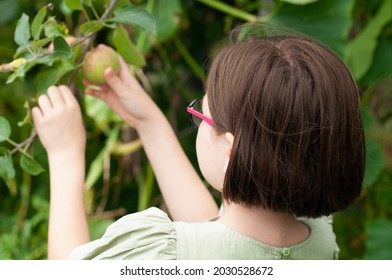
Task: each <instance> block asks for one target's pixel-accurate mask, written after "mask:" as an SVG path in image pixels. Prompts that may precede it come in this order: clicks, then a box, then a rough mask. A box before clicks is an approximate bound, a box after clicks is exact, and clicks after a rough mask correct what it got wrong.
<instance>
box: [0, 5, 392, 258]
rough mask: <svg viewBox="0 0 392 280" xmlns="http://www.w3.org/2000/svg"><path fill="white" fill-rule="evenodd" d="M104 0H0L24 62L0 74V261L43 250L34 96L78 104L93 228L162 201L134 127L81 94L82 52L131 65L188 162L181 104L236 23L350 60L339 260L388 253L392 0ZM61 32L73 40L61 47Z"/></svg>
mask: <svg viewBox="0 0 392 280" xmlns="http://www.w3.org/2000/svg"><path fill="white" fill-rule="evenodd" d="M111 2H113V1H109V0H81V1H77V0H56V1H51V2H49V1H43V0H37V1H27V0H18V1H15V0H0V10H1V11H2V15H1V17H0V36H1V38H2V43H1V44H0V64H3V65H9V64H8V63H10V62H11V61H13V60H14V59H17V58H25V59H27V61H28V62H27V63H26V64H23V65H22V66H21V67H19V68H17V69H13V70H14V71H11V72H9V73H0V83H1V85H2V86H1V87H0V177H1V179H0V259H45V258H46V257H47V255H46V250H47V248H46V239H47V225H48V210H49V188H48V172H47V170H48V166H47V160H46V154H45V152H44V150H43V148H42V146H41V144H40V143H39V141H37V139H36V137H35V134H34V131H33V128H32V125H31V121H30V118H29V114H28V112H29V108H31V107H32V106H33V105H34V104H35V102H36V98H37V96H38V95H39V94H42V93H44V92H45V90H46V89H47V87H48V86H50V85H52V84H56V83H67V84H69V85H70V86H72V87H73V88H74V90H75V93H76V95H77V97H78V98H79V101H80V103H81V105H82V110H83V114H84V120H85V126H86V129H87V132H88V147H87V153H86V155H87V174H86V189H87V190H86V198H85V199H86V202H87V206H88V215H89V223H90V228H91V232H92V238H93V239H95V238H98V237H99V236H100V235H101V234H102V233H103V231H104V230H105V228H106V226H107V225H108V224H110V223H111V222H112V221H113V220H115V219H117V218H118V217H119V216H121V215H123V214H125V213H131V212H134V211H138V210H142V209H145V208H147V207H149V206H152V205H154V206H159V207H162V208H164V207H165V205H164V201H163V200H162V198H161V196H160V193H159V190H158V187H157V185H156V182H155V179H154V175H153V173H152V170H151V167H150V166H149V164H148V161H147V160H146V157H145V155H144V153H143V150H142V149H141V145H140V141H139V140H138V136H137V135H136V134H135V131H133V130H132V129H129V128H127V127H126V126H125V125H124V124H123V123H122V122H121V121H120V120H119V119H118V118H117V117H116V116H115V115H114V114H113V113H112V112H111V111H109V110H108V109H107V108H106V107H105V106H103V104H102V103H100V102H99V101H97V100H94V99H91V98H88V97H86V96H84V94H83V85H82V84H81V78H82V77H81V75H80V71H78V70H79V68H80V62H81V60H82V58H83V56H84V54H85V50H87V49H88V48H90V47H91V46H94V45H97V44H99V43H105V44H108V45H110V46H112V47H114V48H116V50H117V51H118V52H119V53H120V54H121V55H122V56H123V57H124V58H125V59H126V60H127V62H128V63H130V64H132V65H133V71H134V72H135V75H137V76H138V78H139V79H140V80H141V82H142V83H143V85H144V87H145V88H146V89H147V90H148V92H149V93H150V94H151V95H152V97H153V99H154V100H155V101H156V102H157V103H158V104H159V106H160V107H161V108H162V110H163V111H164V112H165V114H166V116H167V117H168V119H169V120H170V122H171V124H172V125H173V128H174V129H175V131H176V133H177V135H178V137H179V139H180V141H181V143H182V145H183V147H184V149H185V151H186V153H187V154H188V155H189V157H190V159H191V160H192V162H194V163H195V166H196V157H195V151H194V139H195V130H194V129H193V128H192V127H191V125H190V123H189V121H188V116H187V114H186V112H185V110H184V108H185V107H186V105H187V104H188V103H189V102H190V101H191V100H192V99H194V98H195V97H199V96H201V95H202V94H203V78H204V72H205V71H204V70H205V65H206V62H207V61H208V57H209V55H210V54H211V52H212V50H213V49H214V47H215V46H216V44H217V43H219V41H220V40H222V39H223V38H224V35H225V33H226V32H227V31H229V30H230V29H231V28H232V27H233V26H236V25H238V24H241V23H244V22H267V23H273V24H278V25H282V26H286V27H290V28H292V29H294V30H297V31H300V32H303V33H305V34H307V35H309V36H312V37H314V38H316V39H318V40H320V41H322V42H324V43H325V44H327V45H328V46H330V47H331V48H332V49H333V50H335V51H336V52H337V53H338V54H339V55H340V56H341V58H342V59H343V60H344V61H345V62H346V63H347V64H348V66H349V67H350V69H351V70H352V72H353V74H354V76H355V78H356V80H357V82H358V84H359V86H360V90H361V92H362V107H363V118H364V121H365V129H366V144H367V150H366V156H367V165H366V176H365V180H364V189H363V193H362V195H361V197H360V198H359V199H358V201H357V202H356V203H355V204H354V205H353V206H352V207H350V208H348V209H346V210H345V211H342V212H340V213H336V214H335V215H334V227H335V232H336V234H337V241H338V243H339V246H340V248H341V254H340V258H341V259H392V234H391V232H392V206H391V205H392V160H391V158H392V106H391V104H392V0H257V1H252V0H231V1H216V0H199V1H192V0H183V1H180V0H165V1H163V0H146V1H144V0H139V1H136V0H134V1H127V0H120V1H114V2H118V3H117V4H116V5H115V6H114V7H113V10H111V13H109V14H107V15H105V11H107V10H108V8H109V7H110V3H111ZM49 3H51V4H50V5H49V6H48V4H49ZM69 35H73V36H76V37H77V38H78V44H76V45H72V47H69V46H68V45H67V44H66V42H65V40H64V39H65V38H66V37H67V36H69ZM51 41H54V42H55V43H54V51H53V52H52V53H48V51H47V47H48V44H49V43H50V42H51ZM168 160H170V159H168ZM70 207H72V205H70Z"/></svg>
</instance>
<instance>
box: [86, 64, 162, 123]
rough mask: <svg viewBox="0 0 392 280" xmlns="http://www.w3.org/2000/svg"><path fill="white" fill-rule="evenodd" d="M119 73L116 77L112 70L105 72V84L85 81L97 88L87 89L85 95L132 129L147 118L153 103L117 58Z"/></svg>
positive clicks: (127, 66) (126, 67) (126, 66)
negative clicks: (103, 104) (99, 100)
mask: <svg viewBox="0 0 392 280" xmlns="http://www.w3.org/2000/svg"><path fill="white" fill-rule="evenodd" d="M119 61H120V65H121V68H120V73H119V75H116V73H115V72H114V71H113V69H111V68H108V69H106V70H105V79H106V81H107V83H105V84H93V83H91V82H89V81H87V80H85V81H84V83H85V84H86V85H94V86H98V87H99V88H100V90H97V89H94V87H91V88H87V89H86V94H89V95H92V96H94V97H97V98H99V99H101V100H102V101H104V102H105V103H106V104H107V105H108V106H109V107H110V108H111V109H112V110H113V111H114V112H116V113H117V114H118V115H119V116H120V117H121V118H122V119H123V120H124V121H125V122H127V123H128V124H129V125H130V126H132V127H134V128H136V129H137V128H138V125H139V124H140V123H141V122H143V121H145V120H147V119H148V118H149V116H150V115H149V114H150V113H151V111H153V110H151V109H154V108H155V107H156V105H155V103H154V102H153V101H152V99H151V98H150V97H149V96H148V94H147V93H146V92H145V91H144V89H143V88H142V87H141V86H140V84H139V83H138V82H137V80H136V79H135V78H134V77H133V76H132V74H131V73H130V69H129V65H128V64H127V63H126V62H125V61H124V60H123V59H122V58H121V57H119Z"/></svg>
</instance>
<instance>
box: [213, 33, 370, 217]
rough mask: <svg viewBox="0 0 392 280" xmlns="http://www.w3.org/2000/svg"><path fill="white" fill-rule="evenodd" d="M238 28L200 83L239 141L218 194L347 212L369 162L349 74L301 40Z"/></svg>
mask: <svg viewBox="0 0 392 280" xmlns="http://www.w3.org/2000/svg"><path fill="white" fill-rule="evenodd" d="M247 28H248V27H247ZM257 28H259V27H257V26H256V27H253V29H252V30H259V29H257ZM243 30H244V28H240V29H236V30H234V32H233V33H232V34H231V37H230V40H229V44H228V45H226V46H225V47H223V48H222V49H220V51H219V52H218V53H217V55H216V56H215V57H214V59H213V61H212V64H211V66H210V70H209V75H208V81H207V85H206V89H207V96H208V103H209V109H210V111H211V115H212V118H213V120H214V121H215V123H216V129H217V131H218V132H219V133H223V132H230V133H232V134H233V135H234V136H235V138H234V144H233V148H232V153H231V157H230V161H229V164H228V167H227V171H226V175H225V182H224V188H223V198H224V199H225V200H226V201H228V202H235V203H241V204H243V205H246V206H249V207H251V206H263V207H266V208H270V209H273V210H275V211H279V212H287V213H292V214H295V215H297V216H306V217H319V216H321V215H328V214H331V213H333V212H335V211H338V210H342V209H344V208H346V207H347V206H349V205H350V204H351V203H353V201H354V200H355V199H356V198H357V197H358V195H359V194H360V191H361V186H362V180H363V176H364V163H365V153H364V150H365V147H364V131H363V124H362V115H361V108H360V100H359V93H358V89H357V86H356V83H355V81H354V79H353V77H352V75H351V73H350V71H349V70H348V68H347V67H346V65H345V64H344V63H343V62H342V61H341V59H339V57H338V56H337V55H336V54H334V53H333V52H332V51H330V50H329V49H328V48H327V47H325V46H324V45H322V44H320V43H318V42H315V41H313V40H311V39H309V38H306V37H304V36H302V35H287V34H286V35H257V34H256V33H257V32H253V33H252V32H248V33H246V34H247V35H246V36H244V33H243ZM255 34H256V35H255Z"/></svg>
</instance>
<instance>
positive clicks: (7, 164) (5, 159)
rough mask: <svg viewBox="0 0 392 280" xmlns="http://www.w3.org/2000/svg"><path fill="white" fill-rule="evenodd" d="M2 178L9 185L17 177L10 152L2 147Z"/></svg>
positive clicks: (0, 170)
mask: <svg viewBox="0 0 392 280" xmlns="http://www.w3.org/2000/svg"><path fill="white" fill-rule="evenodd" d="M0 177H2V178H3V179H4V181H5V182H6V183H7V185H9V184H10V183H11V181H12V179H13V178H14V177H15V169H14V165H13V162H12V157H11V156H10V154H9V151H8V150H7V149H5V148H3V147H0Z"/></svg>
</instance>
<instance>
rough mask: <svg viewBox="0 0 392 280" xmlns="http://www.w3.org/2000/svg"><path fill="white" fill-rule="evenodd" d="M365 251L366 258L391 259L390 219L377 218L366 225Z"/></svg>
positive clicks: (391, 226)
mask: <svg viewBox="0 0 392 280" xmlns="http://www.w3.org/2000/svg"><path fill="white" fill-rule="evenodd" d="M365 230H366V234H367V238H366V253H365V259H367V260H391V259H392V250H391V248H392V234H391V232H392V221H390V220H386V219H377V220H374V221H371V222H369V223H368V224H367V225H366V228H365Z"/></svg>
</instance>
